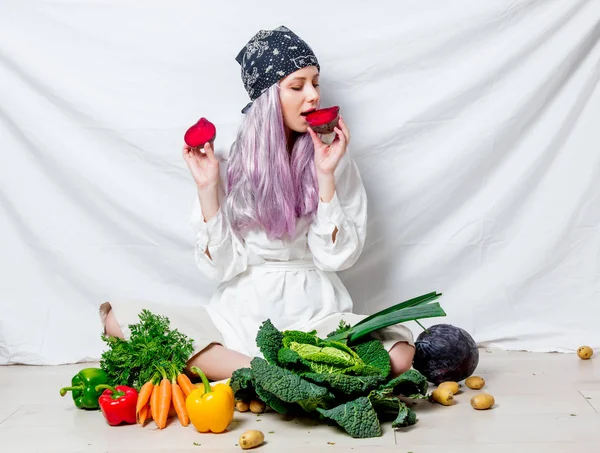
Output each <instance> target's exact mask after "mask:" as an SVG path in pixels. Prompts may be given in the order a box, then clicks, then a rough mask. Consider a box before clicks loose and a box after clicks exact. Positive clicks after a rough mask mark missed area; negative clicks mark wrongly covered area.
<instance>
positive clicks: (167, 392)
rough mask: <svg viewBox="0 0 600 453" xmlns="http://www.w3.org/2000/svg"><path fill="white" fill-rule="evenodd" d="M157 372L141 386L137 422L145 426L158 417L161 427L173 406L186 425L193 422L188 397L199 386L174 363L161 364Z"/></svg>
mask: <svg viewBox="0 0 600 453" xmlns="http://www.w3.org/2000/svg"><path fill="white" fill-rule="evenodd" d="M156 368H157V372H156V373H155V374H154V375H153V376H152V378H150V380H149V381H148V382H146V383H145V384H144V385H143V386H142V388H141V389H140V392H139V396H138V400H137V405H136V409H135V412H136V419H137V422H138V423H139V424H140V425H142V426H145V425H146V423H148V422H149V421H150V420H154V422H155V423H156V426H158V428H159V429H163V428H164V427H166V426H167V420H168V418H169V413H170V412H171V408H173V409H174V410H175V413H176V414H177V417H178V418H179V422H180V423H181V424H182V425H183V426H187V425H189V423H190V417H189V416H188V413H187V409H186V407H185V399H186V398H187V396H188V395H189V394H190V393H191V392H192V390H194V389H195V388H196V387H195V386H194V384H192V381H190V379H189V378H188V377H187V376H186V375H185V374H184V373H181V372H179V370H178V369H177V368H176V367H175V366H173V365H170V366H167V367H164V366H157V367H156Z"/></svg>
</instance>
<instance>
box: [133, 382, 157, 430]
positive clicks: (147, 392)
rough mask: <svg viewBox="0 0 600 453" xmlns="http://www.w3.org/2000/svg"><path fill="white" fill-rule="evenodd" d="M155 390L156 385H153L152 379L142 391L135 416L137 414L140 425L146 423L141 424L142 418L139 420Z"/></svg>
mask: <svg viewBox="0 0 600 453" xmlns="http://www.w3.org/2000/svg"><path fill="white" fill-rule="evenodd" d="M153 389H154V384H153V383H152V379H150V380H149V381H148V382H146V383H145V384H144V385H143V386H142V388H141V389H140V393H139V395H138V399H137V403H136V405H135V414H136V418H137V421H138V423H142V424H144V422H140V418H139V415H140V411H141V410H142V408H143V407H144V406H146V405H147V404H148V400H149V399H150V396H151V395H152V390H153Z"/></svg>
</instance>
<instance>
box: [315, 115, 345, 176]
mask: <svg viewBox="0 0 600 453" xmlns="http://www.w3.org/2000/svg"><path fill="white" fill-rule="evenodd" d="M334 131H335V134H336V136H335V139H334V140H333V142H332V143H331V144H330V145H327V144H325V143H323V141H322V140H321V138H320V137H319V136H318V135H317V134H316V133H315V131H313V130H312V129H311V128H310V127H309V128H308V133H309V134H310V136H311V137H312V139H313V143H314V145H315V169H316V171H317V175H319V174H320V175H333V172H334V171H335V169H336V168H337V166H338V164H339V163H340V160H342V157H344V154H346V150H347V148H348V143H349V142H350V132H349V131H348V127H347V126H346V123H345V122H344V119H343V118H342V115H340V119H339V121H338V127H336V128H335V129H334Z"/></svg>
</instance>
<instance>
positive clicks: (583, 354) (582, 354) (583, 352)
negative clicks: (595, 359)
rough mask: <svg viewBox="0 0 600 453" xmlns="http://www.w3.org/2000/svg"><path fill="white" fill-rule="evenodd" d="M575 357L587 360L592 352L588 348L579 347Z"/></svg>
mask: <svg viewBox="0 0 600 453" xmlns="http://www.w3.org/2000/svg"><path fill="white" fill-rule="evenodd" d="M577 355H578V356H579V358H580V359H583V360H587V359H589V358H590V357H592V356H593V355H594V350H593V349H592V348H590V347H589V346H581V347H580V348H579V349H578V350H577Z"/></svg>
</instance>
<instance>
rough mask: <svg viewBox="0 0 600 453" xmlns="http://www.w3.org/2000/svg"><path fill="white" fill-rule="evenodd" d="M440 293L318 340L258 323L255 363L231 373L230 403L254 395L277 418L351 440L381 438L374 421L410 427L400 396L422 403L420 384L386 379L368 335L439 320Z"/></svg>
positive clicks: (386, 362) (379, 348)
mask: <svg viewBox="0 0 600 453" xmlns="http://www.w3.org/2000/svg"><path fill="white" fill-rule="evenodd" d="M440 295H441V294H438V293H429V294H426V295H423V296H420V297H417V298H414V299H411V300H409V301H406V302H403V303H401V304H398V305H395V306H394V307H390V308H389V309H386V310H383V311H381V312H378V313H376V314H375V315H373V316H370V317H368V318H366V319H364V320H363V321H361V322H360V323H358V324H356V325H354V326H349V325H347V324H344V323H341V324H340V326H339V328H338V329H337V330H336V331H335V332H332V333H330V334H329V335H328V336H327V337H326V338H319V337H318V336H317V335H316V333H315V332H314V331H313V332H303V331H297V330H287V331H283V332H281V331H279V330H278V329H277V328H275V326H273V324H272V323H271V321H270V320H266V321H265V322H264V323H263V324H262V325H261V327H260V329H259V331H258V334H257V336H256V343H257V346H258V347H259V348H260V351H261V353H262V355H263V356H264V359H263V358H260V357H255V358H254V359H253V360H252V362H251V367H250V368H241V369H238V370H236V371H235V372H234V373H233V376H232V379H231V382H230V385H231V387H232V389H233V391H234V393H235V397H236V399H239V400H242V401H250V400H252V399H255V398H256V397H258V398H260V399H261V400H262V401H264V402H265V403H266V404H267V405H268V406H270V407H271V408H272V409H273V410H274V411H276V412H279V413H281V414H291V415H303V416H309V417H316V418H319V419H322V420H329V421H331V422H335V423H337V424H338V425H339V426H340V427H341V428H343V429H344V430H345V431H346V432H347V433H348V434H350V435H351V436H353V437H357V438H367V437H376V436H381V434H382V432H381V425H380V422H381V421H384V420H387V421H389V420H392V427H394V428H399V427H405V426H410V425H413V424H415V423H416V421H417V418H416V414H415V413H414V412H413V411H412V409H411V408H409V407H408V406H407V405H406V403H405V402H404V401H403V400H402V399H401V398H400V397H401V396H402V397H406V398H422V399H425V398H427V389H428V382H427V379H426V378H425V376H423V375H422V374H421V373H420V372H418V371H416V370H409V371H407V372H405V373H404V374H402V375H400V376H397V377H394V378H392V377H391V376H390V369H391V367H390V357H389V354H388V352H387V351H386V350H385V349H384V346H383V344H382V343H381V341H379V340H376V339H372V338H371V336H370V335H369V334H370V333H371V332H373V331H375V330H377V329H380V328H383V327H387V326H390V325H393V324H396V323H399V322H404V321H408V320H416V319H420V318H425V317H434V316H444V315H445V313H444V311H443V310H442V309H441V307H440V306H439V304H438V303H433V300H435V299H437V298H438V297H439V296H440Z"/></svg>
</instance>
